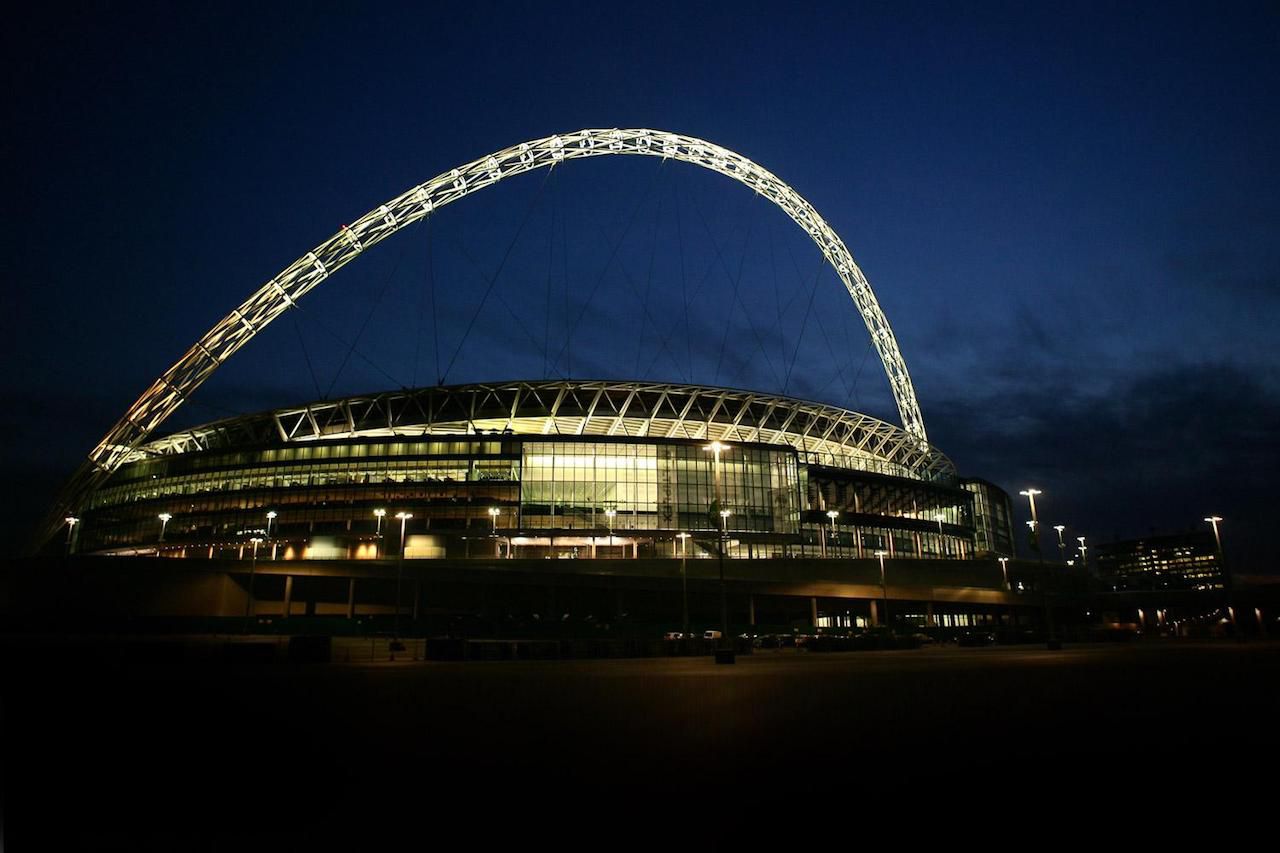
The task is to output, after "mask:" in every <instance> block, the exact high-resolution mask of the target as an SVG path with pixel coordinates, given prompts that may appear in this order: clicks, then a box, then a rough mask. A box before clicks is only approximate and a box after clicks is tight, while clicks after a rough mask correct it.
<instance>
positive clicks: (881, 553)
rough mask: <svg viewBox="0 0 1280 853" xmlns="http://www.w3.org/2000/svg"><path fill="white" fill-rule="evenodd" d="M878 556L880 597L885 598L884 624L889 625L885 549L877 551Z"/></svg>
mask: <svg viewBox="0 0 1280 853" xmlns="http://www.w3.org/2000/svg"><path fill="white" fill-rule="evenodd" d="M876 556H877V557H879V558H880V597H881V598H882V599H883V600H884V624H885V627H888V626H889V587H888V586H886V585H885V582H884V557H885V552H884V551H876Z"/></svg>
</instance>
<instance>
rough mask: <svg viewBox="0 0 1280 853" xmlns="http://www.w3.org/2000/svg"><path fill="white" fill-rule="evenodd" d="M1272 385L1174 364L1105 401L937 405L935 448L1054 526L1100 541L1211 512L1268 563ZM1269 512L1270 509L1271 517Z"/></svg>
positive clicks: (1010, 399)
mask: <svg viewBox="0 0 1280 853" xmlns="http://www.w3.org/2000/svg"><path fill="white" fill-rule="evenodd" d="M1270 379H1272V377H1266V376H1260V375H1258V374H1256V373H1254V372H1252V371H1248V370H1245V369H1242V368H1240V367H1236V366H1233V365H1230V364H1174V365H1169V366H1167V367H1164V368H1160V369H1156V370H1152V371H1149V372H1146V373H1142V374H1139V375H1137V376H1135V377H1133V378H1118V379H1115V380H1114V381H1113V382H1112V383H1111V384H1110V385H1109V386H1108V387H1107V388H1106V389H1105V390H1103V391H1101V392H1092V391H1089V392H1085V391H1079V390H1073V389H1072V388H1071V387H1070V386H1054V385H1040V384H1035V385H1024V386H1023V387H1022V388H1020V389H1017V390H1013V389H1008V388H1006V389H1005V390H1004V391H1002V392H1001V393H988V394H970V395H965V396H950V397H946V398H943V399H936V400H934V401H932V402H931V403H930V405H929V407H928V412H929V423H930V428H931V436H930V437H931V439H933V440H934V442H935V443H936V444H938V445H939V446H940V447H942V449H943V450H944V451H946V452H948V453H949V454H950V455H951V456H952V458H953V459H954V460H955V461H956V463H957V464H958V466H960V468H961V471H962V473H964V474H971V475H977V476H982V477H986V478H987V479H991V480H994V481H996V482H998V483H1001V484H1003V485H1005V486H1006V487H1007V488H1009V489H1010V490H1011V491H1013V492H1014V493H1015V494H1016V491H1017V490H1018V489H1019V488H1022V487H1025V486H1026V485H1035V486H1036V487H1037V488H1041V489H1043V490H1044V491H1045V498H1044V499H1043V501H1042V502H1038V504H1040V505H1041V506H1042V507H1043V509H1044V511H1045V512H1046V513H1049V514H1051V515H1052V516H1053V517H1054V521H1055V523H1057V522H1062V523H1069V524H1070V525H1071V526H1073V527H1074V528H1077V529H1079V530H1081V531H1082V532H1087V533H1089V534H1091V535H1094V536H1099V537H1102V538H1103V539H1104V540H1105V539H1110V538H1113V537H1115V536H1119V537H1122V538H1123V537H1127V536H1135V535H1143V534H1146V533H1148V532H1150V531H1152V530H1157V531H1174V530H1183V529H1187V528H1189V527H1194V526H1196V525H1197V524H1198V523H1199V520H1200V519H1201V518H1202V517H1203V516H1205V515H1206V514H1208V513H1210V512H1216V513H1219V514H1221V515H1224V516H1229V517H1231V518H1232V519H1233V522H1235V523H1236V524H1237V528H1236V529H1237V531H1238V532H1239V536H1240V538H1239V539H1238V541H1237V545H1238V547H1240V548H1242V549H1243V550H1244V551H1247V552H1248V557H1249V559H1250V560H1252V561H1254V562H1266V565H1267V566H1269V565H1270V562H1269V561H1265V560H1263V551H1262V549H1261V535H1262V530H1263V529H1264V525H1266V524H1268V523H1269V522H1266V521H1265V519H1264V516H1265V515H1266V514H1267V513H1266V512H1264V509H1266V508H1268V507H1272V506H1273V505H1274V500H1273V493H1274V490H1275V487H1276V483H1277V482H1280V454H1277V452H1276V449H1275V436H1276V435H1277V434H1280V394H1277V392H1276V390H1275V389H1276V384H1275V383H1274V382H1273V381H1270ZM1268 512H1269V510H1268Z"/></svg>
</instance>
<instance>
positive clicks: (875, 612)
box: [867, 598, 880, 625]
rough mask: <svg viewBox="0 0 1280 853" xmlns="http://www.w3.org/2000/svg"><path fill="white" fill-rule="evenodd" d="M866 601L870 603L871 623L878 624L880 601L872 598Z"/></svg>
mask: <svg viewBox="0 0 1280 853" xmlns="http://www.w3.org/2000/svg"><path fill="white" fill-rule="evenodd" d="M867 603H868V604H870V605H871V624H872V625H879V624H880V607H879V604H880V602H878V601H876V600H875V599H874V598H873V599H871V601H869V602H867Z"/></svg>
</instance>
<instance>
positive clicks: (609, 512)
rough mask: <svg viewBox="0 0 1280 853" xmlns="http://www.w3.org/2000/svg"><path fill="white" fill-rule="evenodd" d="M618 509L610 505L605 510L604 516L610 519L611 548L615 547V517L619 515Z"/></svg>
mask: <svg viewBox="0 0 1280 853" xmlns="http://www.w3.org/2000/svg"><path fill="white" fill-rule="evenodd" d="M617 514H618V511H617V510H616V509H614V508H613V507H609V508H608V509H606V510H605V511H604V517H605V518H607V519H609V548H610V549H611V550H612V548H613V519H614V517H615V516H617Z"/></svg>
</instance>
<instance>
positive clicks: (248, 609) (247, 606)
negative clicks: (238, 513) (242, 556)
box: [244, 536, 262, 633]
mask: <svg viewBox="0 0 1280 853" xmlns="http://www.w3.org/2000/svg"><path fill="white" fill-rule="evenodd" d="M249 541H250V542H252V543H253V558H252V559H251V560H250V561H249V597H248V599H247V600H246V601H245V603H244V628H245V633H248V632H249V624H250V621H251V619H252V618H253V575H254V573H255V572H256V571H257V569H258V546H259V545H261V544H262V537H261V536H254V537H253V538H251V539H250V540H249Z"/></svg>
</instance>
